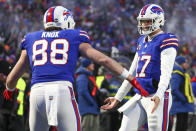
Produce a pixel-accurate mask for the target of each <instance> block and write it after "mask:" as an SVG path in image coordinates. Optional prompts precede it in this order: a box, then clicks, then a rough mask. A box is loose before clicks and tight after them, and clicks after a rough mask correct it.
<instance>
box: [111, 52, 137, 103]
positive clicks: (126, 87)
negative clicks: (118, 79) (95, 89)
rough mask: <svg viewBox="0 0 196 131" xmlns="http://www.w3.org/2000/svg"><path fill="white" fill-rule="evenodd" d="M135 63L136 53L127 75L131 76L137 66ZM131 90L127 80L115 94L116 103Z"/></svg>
mask: <svg viewBox="0 0 196 131" xmlns="http://www.w3.org/2000/svg"><path fill="white" fill-rule="evenodd" d="M137 61H138V53H137V52H136V54H135V56H134V59H133V62H132V64H131V67H130V69H129V73H130V74H131V75H132V74H133V72H134V71H135V69H136V66H137ZM131 88H132V85H131V84H130V83H129V82H128V81H127V80H124V81H123V83H122V85H121V86H120V88H119V90H118V92H117V94H116V95H115V98H116V99H117V100H118V101H122V100H123V98H124V96H125V95H126V94H127V93H128V91H129V90H130V89H131Z"/></svg>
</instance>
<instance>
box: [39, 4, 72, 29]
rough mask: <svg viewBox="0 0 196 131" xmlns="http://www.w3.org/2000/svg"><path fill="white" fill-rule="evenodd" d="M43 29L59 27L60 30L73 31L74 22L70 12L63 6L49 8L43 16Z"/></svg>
mask: <svg viewBox="0 0 196 131" xmlns="http://www.w3.org/2000/svg"><path fill="white" fill-rule="evenodd" d="M43 22H44V28H45V29H46V28H48V27H60V28H62V29H74V26H75V22H74V20H73V16H72V14H71V12H70V11H69V10H68V9H66V8H64V7H63V6H54V7H50V8H49V9H48V10H47V11H46V12H45V14H44V18H43Z"/></svg>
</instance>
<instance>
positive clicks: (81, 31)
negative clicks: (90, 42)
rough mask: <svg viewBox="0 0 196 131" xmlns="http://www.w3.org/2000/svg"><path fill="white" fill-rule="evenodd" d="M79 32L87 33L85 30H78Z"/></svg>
mask: <svg viewBox="0 0 196 131" xmlns="http://www.w3.org/2000/svg"><path fill="white" fill-rule="evenodd" d="M80 33H85V34H88V33H87V32H86V31H83V30H80Z"/></svg>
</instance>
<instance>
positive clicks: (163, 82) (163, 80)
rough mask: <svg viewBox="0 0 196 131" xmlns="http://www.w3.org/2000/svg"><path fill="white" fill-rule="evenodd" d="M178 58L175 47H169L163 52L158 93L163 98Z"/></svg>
mask: <svg viewBox="0 0 196 131" xmlns="http://www.w3.org/2000/svg"><path fill="white" fill-rule="evenodd" d="M175 58H176V50H175V49H174V48H168V49H165V50H163V51H162V52H161V76H160V81H159V85H158V90H157V92H156V95H157V96H158V97H159V98H160V99H161V98H163V96H164V93H165V91H166V89H167V88H168V85H169V81H170V78H171V73H172V71H173V66H174V62H175Z"/></svg>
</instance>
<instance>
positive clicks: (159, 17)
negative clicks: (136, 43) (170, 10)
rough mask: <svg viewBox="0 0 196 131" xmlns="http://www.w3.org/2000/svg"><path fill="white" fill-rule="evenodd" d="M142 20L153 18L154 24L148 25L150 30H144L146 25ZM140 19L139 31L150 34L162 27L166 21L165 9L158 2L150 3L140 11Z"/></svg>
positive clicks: (138, 18)
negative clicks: (143, 24)
mask: <svg viewBox="0 0 196 131" xmlns="http://www.w3.org/2000/svg"><path fill="white" fill-rule="evenodd" d="M142 20H152V25H150V26H148V27H149V28H148V30H144V28H145V27H146V26H142V23H141V21H142ZM137 21H138V31H139V33H140V34H141V35H148V34H150V33H152V32H154V31H156V30H157V29H160V28H161V27H162V26H163V25H164V23H165V18H164V11H163V9H162V8H161V7H160V6H159V5H156V4H148V5H145V6H144V7H143V8H142V9H141V10H140V13H139V16H138V17H137Z"/></svg>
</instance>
